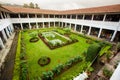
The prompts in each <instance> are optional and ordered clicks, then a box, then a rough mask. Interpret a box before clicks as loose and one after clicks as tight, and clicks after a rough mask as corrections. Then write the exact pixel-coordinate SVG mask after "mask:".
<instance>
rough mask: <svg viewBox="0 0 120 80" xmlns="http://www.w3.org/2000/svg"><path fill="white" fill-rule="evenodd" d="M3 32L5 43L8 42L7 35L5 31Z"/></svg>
mask: <svg viewBox="0 0 120 80" xmlns="http://www.w3.org/2000/svg"><path fill="white" fill-rule="evenodd" d="M1 32H2V35H3V38H4V39H5V41H7V36H6V34H5V31H4V29H3V30H2V31H1Z"/></svg>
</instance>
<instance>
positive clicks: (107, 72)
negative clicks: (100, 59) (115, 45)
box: [103, 68, 113, 78]
mask: <svg viewBox="0 0 120 80" xmlns="http://www.w3.org/2000/svg"><path fill="white" fill-rule="evenodd" d="M112 73H113V72H112V71H111V70H108V69H107V68H104V69H103V74H104V75H105V76H106V77H107V78H110V77H111V76H112Z"/></svg>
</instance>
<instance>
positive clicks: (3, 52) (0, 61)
mask: <svg viewBox="0 0 120 80" xmlns="http://www.w3.org/2000/svg"><path fill="white" fill-rule="evenodd" d="M14 36H15V33H13V34H12V36H10V38H9V39H8V40H7V43H6V44H5V48H4V49H2V50H1V51H0V68H1V67H2V64H3V63H4V62H5V58H6V56H7V54H8V53H9V50H10V48H11V45H12V42H13V39H14Z"/></svg>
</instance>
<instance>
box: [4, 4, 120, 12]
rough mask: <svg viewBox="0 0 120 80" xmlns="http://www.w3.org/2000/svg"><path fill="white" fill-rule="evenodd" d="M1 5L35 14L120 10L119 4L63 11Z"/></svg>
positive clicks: (12, 9)
mask: <svg viewBox="0 0 120 80" xmlns="http://www.w3.org/2000/svg"><path fill="white" fill-rule="evenodd" d="M2 7H4V8H6V9H7V10H9V11H12V12H14V13H36V14H83V13H85V14H87V13H111V12H113V13H114V12H120V4H116V5H109V6H102V7H93V8H84V9H74V10H64V11H57V10H45V9H32V8H23V7H13V6H2Z"/></svg>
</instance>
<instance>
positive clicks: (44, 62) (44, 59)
mask: <svg viewBox="0 0 120 80" xmlns="http://www.w3.org/2000/svg"><path fill="white" fill-rule="evenodd" d="M49 63H50V58H49V57H46V56H43V57H41V58H40V59H39V60H38V64H39V65H40V66H45V65H48V64H49Z"/></svg>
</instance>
